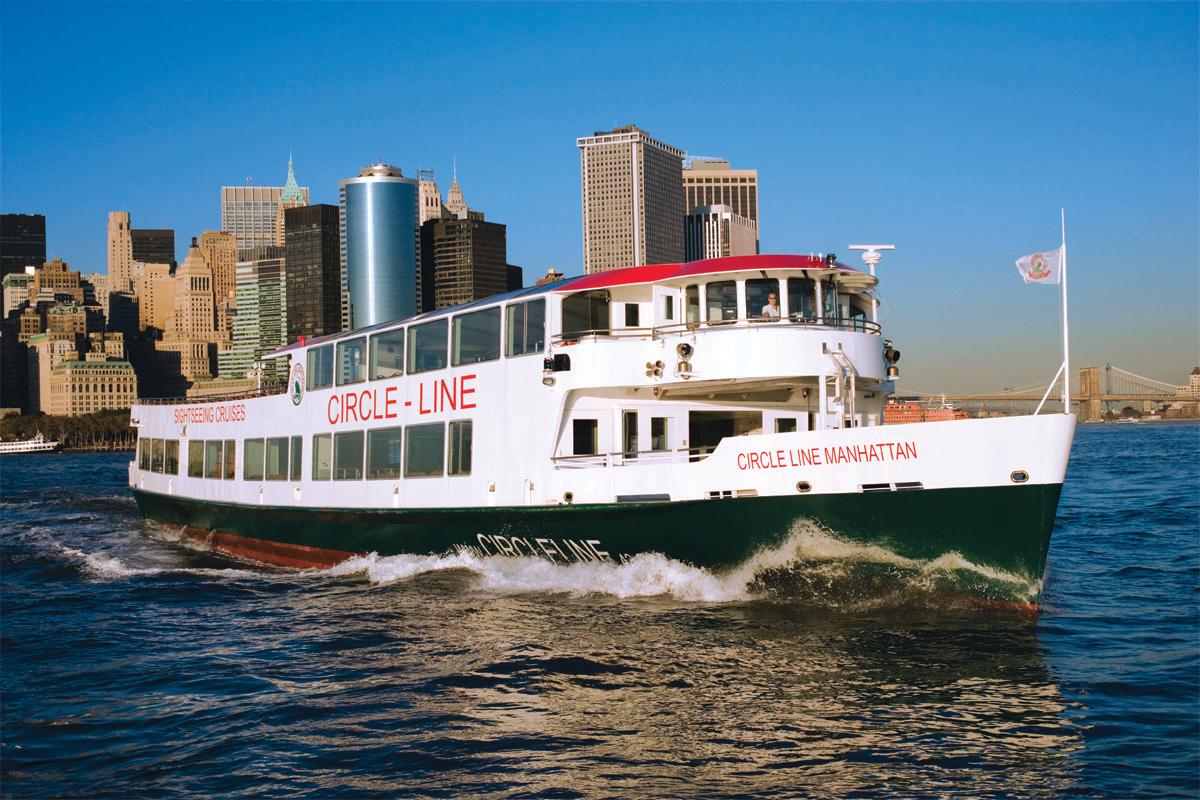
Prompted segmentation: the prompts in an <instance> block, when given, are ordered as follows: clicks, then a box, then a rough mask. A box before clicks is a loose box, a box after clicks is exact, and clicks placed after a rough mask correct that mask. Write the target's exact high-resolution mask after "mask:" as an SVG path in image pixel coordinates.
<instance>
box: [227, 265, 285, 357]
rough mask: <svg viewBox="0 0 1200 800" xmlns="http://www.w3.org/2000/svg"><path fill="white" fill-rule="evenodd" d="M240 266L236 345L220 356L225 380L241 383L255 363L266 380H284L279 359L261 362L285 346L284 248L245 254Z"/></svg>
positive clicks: (235, 318)
mask: <svg viewBox="0 0 1200 800" xmlns="http://www.w3.org/2000/svg"><path fill="white" fill-rule="evenodd" d="M245 255H246V256H247V257H246V258H243V259H241V260H239V261H238V264H237V315H236V316H235V317H234V318H233V343H232V345H231V347H230V349H229V350H227V351H225V352H222V353H220V354H219V355H218V361H219V372H220V375H221V377H222V378H225V379H230V380H241V379H244V378H246V377H247V373H249V372H250V370H251V369H252V368H253V367H254V365H255V363H256V362H262V364H263V374H264V376H265V377H268V378H273V379H278V380H282V379H283V378H286V377H287V376H286V375H284V374H283V372H282V371H283V368H284V365H283V364H281V363H280V359H269V360H267V361H262V357H263V355H265V354H266V353H269V352H271V351H272V350H275V349H277V348H279V347H282V346H283V345H284V344H285V343H286V337H287V310H286V309H287V294H286V293H287V288H286V285H285V277H284V251H283V248H282V247H276V246H275V245H266V246H263V247H259V248H257V249H255V250H252V251H250V252H249V253H246V254H245Z"/></svg>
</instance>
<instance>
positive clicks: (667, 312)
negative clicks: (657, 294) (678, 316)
mask: <svg viewBox="0 0 1200 800" xmlns="http://www.w3.org/2000/svg"><path fill="white" fill-rule="evenodd" d="M662 300H663V319H664V320H667V321H668V322H673V321H674V320H675V296H674V295H669V294H665V295H663V299H662Z"/></svg>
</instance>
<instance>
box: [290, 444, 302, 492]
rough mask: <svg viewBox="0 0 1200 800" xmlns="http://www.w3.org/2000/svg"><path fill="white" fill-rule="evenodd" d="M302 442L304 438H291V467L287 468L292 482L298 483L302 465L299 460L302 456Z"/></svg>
mask: <svg viewBox="0 0 1200 800" xmlns="http://www.w3.org/2000/svg"><path fill="white" fill-rule="evenodd" d="M303 442H304V437H302V436H293V437H292V455H291V466H290V467H289V468H288V475H289V477H290V478H291V480H294V481H298V480H300V479H301V475H300V465H301V463H302V461H301V459H302V458H303V456H304V444H303Z"/></svg>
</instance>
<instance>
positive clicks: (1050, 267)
mask: <svg viewBox="0 0 1200 800" xmlns="http://www.w3.org/2000/svg"><path fill="white" fill-rule="evenodd" d="M1017 272H1019V273H1021V277H1022V278H1023V279H1024V280H1025V282H1026V283H1058V282H1059V281H1060V276H1061V274H1062V248H1061V247H1057V248H1055V249H1053V250H1047V251H1046V252H1044V253H1032V254H1030V255H1027V256H1022V257H1021V258H1018V259H1017Z"/></svg>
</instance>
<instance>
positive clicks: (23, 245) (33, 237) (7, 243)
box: [0, 214, 46, 278]
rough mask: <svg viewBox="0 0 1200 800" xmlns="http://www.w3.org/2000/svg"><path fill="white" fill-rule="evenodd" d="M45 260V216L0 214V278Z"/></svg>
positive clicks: (40, 263)
mask: <svg viewBox="0 0 1200 800" xmlns="http://www.w3.org/2000/svg"><path fill="white" fill-rule="evenodd" d="M45 263H46V218H45V217H44V216H43V215H41V214H0V278H3V277H4V276H5V275H11V274H12V273H14V272H17V273H20V272H24V271H25V268H26V267H40V266H41V265H42V264H45Z"/></svg>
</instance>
